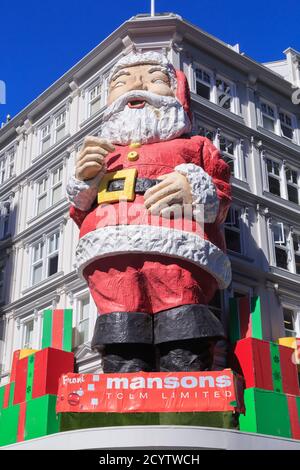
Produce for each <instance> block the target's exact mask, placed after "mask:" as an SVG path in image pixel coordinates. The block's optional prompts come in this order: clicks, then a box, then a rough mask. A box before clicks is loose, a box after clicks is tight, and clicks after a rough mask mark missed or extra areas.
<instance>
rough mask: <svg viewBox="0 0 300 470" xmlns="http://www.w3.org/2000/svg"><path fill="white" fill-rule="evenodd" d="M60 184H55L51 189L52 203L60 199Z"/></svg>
mask: <svg viewBox="0 0 300 470" xmlns="http://www.w3.org/2000/svg"><path fill="white" fill-rule="evenodd" d="M61 194H62V185H61V184H60V185H59V186H56V188H54V189H53V191H52V204H55V203H56V202H58V201H59V200H60V199H61Z"/></svg>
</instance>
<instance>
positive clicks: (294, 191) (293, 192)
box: [287, 184, 299, 204]
mask: <svg viewBox="0 0 300 470" xmlns="http://www.w3.org/2000/svg"><path fill="white" fill-rule="evenodd" d="M287 188H288V198H289V201H291V202H295V203H296V204H298V203H299V199H298V188H295V187H294V186H290V185H289V184H288V187H287Z"/></svg>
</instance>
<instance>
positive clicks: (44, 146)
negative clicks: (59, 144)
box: [42, 136, 50, 152]
mask: <svg viewBox="0 0 300 470" xmlns="http://www.w3.org/2000/svg"><path fill="white" fill-rule="evenodd" d="M49 147H50V136H49V137H47V139H44V140H43V142H42V152H46V151H47V150H48V149H49Z"/></svg>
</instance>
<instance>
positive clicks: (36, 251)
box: [33, 243, 43, 262]
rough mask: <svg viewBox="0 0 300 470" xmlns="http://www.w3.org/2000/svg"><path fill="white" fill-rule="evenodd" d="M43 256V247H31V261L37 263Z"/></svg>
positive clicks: (40, 245)
mask: <svg viewBox="0 0 300 470" xmlns="http://www.w3.org/2000/svg"><path fill="white" fill-rule="evenodd" d="M42 256H43V245H42V244H41V243H39V244H38V245H35V246H34V247H33V261H34V262H35V261H38V260H39V259H41V258H42Z"/></svg>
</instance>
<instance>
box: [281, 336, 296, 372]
mask: <svg viewBox="0 0 300 470" xmlns="http://www.w3.org/2000/svg"><path fill="white" fill-rule="evenodd" d="M278 343H279V344H280V345H281V346H287V347H288V348H292V349H293V350H294V354H293V358H294V361H295V364H297V366H299V365H300V338H294V337H286V338H279V339H278ZM298 369H299V367H298Z"/></svg>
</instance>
